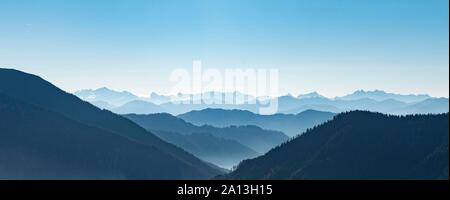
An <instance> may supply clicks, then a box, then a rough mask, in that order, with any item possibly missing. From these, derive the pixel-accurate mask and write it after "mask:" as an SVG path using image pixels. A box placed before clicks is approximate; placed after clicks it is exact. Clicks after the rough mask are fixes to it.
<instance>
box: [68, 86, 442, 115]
mask: <svg viewBox="0 0 450 200" xmlns="http://www.w3.org/2000/svg"><path fill="white" fill-rule="evenodd" d="M74 94H75V95H77V96H79V97H80V98H81V99H83V100H86V101H89V102H91V103H92V104H94V105H96V106H99V107H100V108H104V109H108V110H111V111H113V112H116V113H119V114H127V113H140V114H151V113H161V112H167V113H170V114H173V115H179V114H183V113H186V112H190V111H194V110H203V109H207V108H217V109H228V110H232V109H237V110H247V111H251V112H254V113H258V112H259V108H260V107H265V106H266V104H265V101H267V99H266V100H263V98H258V97H253V96H250V95H245V94H242V93H239V92H235V93H220V92H219V93H217V95H218V97H222V98H223V99H224V97H225V96H226V95H231V96H233V97H239V98H240V99H243V100H245V101H244V102H239V103H235V104H224V100H223V99H222V100H221V101H216V102H215V103H213V104H211V103H210V102H213V100H214V99H216V98H215V96H213V95H211V92H209V93H202V94H197V95H180V96H184V97H187V98H191V99H192V101H196V100H198V99H202V97H203V98H206V99H203V100H204V101H199V102H200V103H199V104H192V103H190V104H183V103H179V102H173V101H171V100H172V99H173V98H174V96H165V95H158V94H156V93H152V94H151V95H150V96H149V97H137V96H136V95H132V94H131V93H129V92H117V91H113V90H110V89H107V88H100V89H97V90H81V91H78V92H75V93H74ZM277 98H278V113H284V114H297V113H300V112H303V111H306V110H319V111H326V112H333V113H340V112H345V111H350V110H356V109H359V110H368V111H373V112H382V113H386V114H395V115H405V114H427V113H435V114H437V113H444V112H448V110H449V106H448V98H436V97H431V96H429V95H426V94H420V95H413V94H407V95H403V94H394V93H388V92H384V91H382V90H374V91H364V90H358V91H355V92H354V93H352V94H348V95H344V96H341V97H335V98H326V97H324V96H323V95H320V94H318V93H317V92H312V93H308V94H302V95H299V96H298V97H294V96H292V95H285V96H280V97H277ZM179 99H180V98H179ZM181 99H183V98H181ZM192 101H191V102H192ZM127 103H130V104H127ZM424 104H427V105H426V106H425V107H424Z"/></svg>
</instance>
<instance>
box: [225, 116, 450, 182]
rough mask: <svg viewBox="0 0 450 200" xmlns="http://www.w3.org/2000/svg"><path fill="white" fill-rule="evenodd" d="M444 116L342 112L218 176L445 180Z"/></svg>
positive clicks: (446, 152)
mask: <svg viewBox="0 0 450 200" xmlns="http://www.w3.org/2000/svg"><path fill="white" fill-rule="evenodd" d="M448 120H449V119H448V113H447V114H438V115H409V116H403V117H399V116H388V115H384V114H380V113H372V112H366V111H352V112H347V113H342V114H339V115H337V116H336V117H334V119H333V120H331V121H329V122H326V123H324V124H322V125H320V126H317V127H315V128H313V129H310V130H308V131H307V132H306V133H305V134H303V135H301V136H299V137H297V138H295V139H293V140H291V141H289V142H287V143H285V144H283V145H281V146H280V147H277V148H275V149H273V150H272V151H270V152H269V153H267V154H266V155H264V156H261V157H258V158H255V159H251V160H246V161H243V162H242V163H241V164H240V165H239V166H238V168H237V169H236V170H235V171H233V172H232V173H230V174H228V175H226V176H223V177H219V178H225V179H448V171H449V168H448V139H449V138H448V134H449V125H448Z"/></svg>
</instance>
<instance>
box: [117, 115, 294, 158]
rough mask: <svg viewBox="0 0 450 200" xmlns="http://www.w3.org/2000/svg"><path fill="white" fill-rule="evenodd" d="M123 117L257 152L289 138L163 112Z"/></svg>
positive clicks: (142, 123) (267, 149) (278, 134)
mask: <svg viewBox="0 0 450 200" xmlns="http://www.w3.org/2000/svg"><path fill="white" fill-rule="evenodd" d="M125 117H127V118H129V119H130V120H132V121H133V122H135V123H137V124H139V125H140V126H142V127H144V128H146V129H148V130H160V131H166V132H175V133H179V134H182V135H189V134H198V133H203V134H204V133H207V134H210V135H212V136H214V137H216V138H222V139H227V140H232V141H236V142H238V143H240V144H242V145H244V146H246V147H248V148H250V149H252V150H254V151H256V152H258V153H265V152H267V151H269V150H270V149H271V148H273V147H275V146H277V145H279V144H281V143H282V142H285V141H286V140H287V139H288V138H289V137H288V136H286V135H285V134H283V133H282V132H279V131H272V130H264V129H262V128H260V127H257V126H254V125H243V126H227V127H223V128H217V127H213V126H209V125H203V126H196V125H193V124H191V123H188V122H186V121H184V120H182V119H180V118H177V117H174V116H172V115H170V114H165V113H162V114H149V115H136V114H131V115H125ZM216 117H220V116H216ZM198 137H200V136H198ZM198 137H197V138H198ZM208 137H209V136H208Z"/></svg>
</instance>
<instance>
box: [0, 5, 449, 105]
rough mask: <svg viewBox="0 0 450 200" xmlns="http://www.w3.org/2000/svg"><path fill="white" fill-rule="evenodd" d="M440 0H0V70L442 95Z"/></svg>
mask: <svg viewBox="0 0 450 200" xmlns="http://www.w3.org/2000/svg"><path fill="white" fill-rule="evenodd" d="M448 7H449V5H448V0H420V1H419V0H293V1H291V0H239V1H238V0H194V1H191V0H158V1H157V0H153V1H152V0H131V1H125V0H121V1H119V0H76V1H75V0H0V67H7V68H15V69H19V70H24V71H27V72H30V73H35V74H38V75H40V76H42V77H44V78H45V79H47V80H49V81H51V82H53V83H55V84H56V85H57V86H59V87H61V88H63V89H65V90H68V91H75V90H78V89H83V88H97V87H102V86H107V87H110V88H113V89H117V90H129V91H131V92H134V93H137V94H140V95H145V94H148V93H150V92H151V91H156V92H160V93H167V92H168V91H169V90H170V88H171V86H173V83H171V82H170V81H169V76H170V72H171V71H172V70H173V69H175V68H186V69H190V68H191V65H192V61H193V60H202V62H203V67H204V68H219V69H224V68H234V67H240V68H277V69H279V71H280V92H281V93H288V92H289V93H293V94H298V93H306V92H310V91H318V92H319V93H322V94H324V95H326V96H336V95H342V94H345V93H349V92H352V91H354V90H357V89H366V90H373V89H383V90H387V91H391V92H397V93H428V94H431V95H434V96H446V97H448V96H449V95H448V91H449V57H448V54H449V21H448V18H449V11H448Z"/></svg>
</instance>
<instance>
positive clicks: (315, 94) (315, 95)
mask: <svg viewBox="0 0 450 200" xmlns="http://www.w3.org/2000/svg"><path fill="white" fill-rule="evenodd" d="M297 98H298V99H307V98H325V97H324V96H322V95H321V94H319V93H317V92H315V91H314V92H310V93H306V94H300V95H298V97H297Z"/></svg>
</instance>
